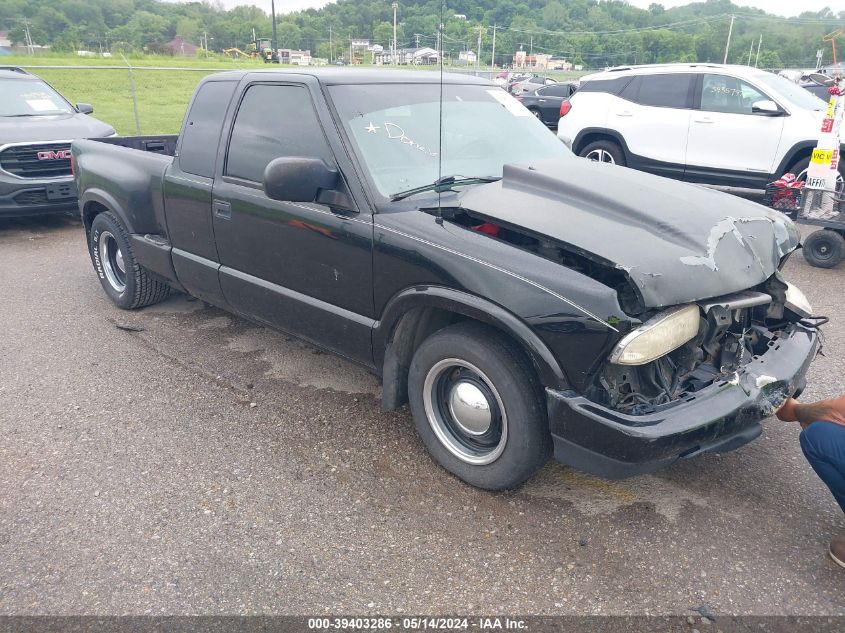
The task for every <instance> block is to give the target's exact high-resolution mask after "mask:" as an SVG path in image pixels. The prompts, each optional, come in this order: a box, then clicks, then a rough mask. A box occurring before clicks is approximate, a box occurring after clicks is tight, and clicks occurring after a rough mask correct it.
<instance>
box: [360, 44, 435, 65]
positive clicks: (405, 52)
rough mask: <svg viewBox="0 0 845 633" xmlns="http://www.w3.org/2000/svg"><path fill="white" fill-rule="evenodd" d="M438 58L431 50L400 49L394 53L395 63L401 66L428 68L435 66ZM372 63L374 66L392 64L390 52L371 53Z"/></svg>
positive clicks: (425, 48) (426, 48)
mask: <svg viewBox="0 0 845 633" xmlns="http://www.w3.org/2000/svg"><path fill="white" fill-rule="evenodd" d="M439 60H440V56H439V55H438V54H437V51H436V50H434V49H433V48H429V47H427V46H424V47H422V48H400V49H399V50H398V51H396V57H395V63H397V64H399V65H401V66H430V65H432V64H436V63H437V62H438V61H439ZM373 63H374V64H376V65H385V64H393V63H394V56H393V51H391V50H386V51H385V50H382V51H380V52H378V53H376V52H373Z"/></svg>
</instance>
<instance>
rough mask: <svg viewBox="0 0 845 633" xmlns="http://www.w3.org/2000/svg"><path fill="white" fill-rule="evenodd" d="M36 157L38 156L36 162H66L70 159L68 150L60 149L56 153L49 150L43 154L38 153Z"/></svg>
mask: <svg viewBox="0 0 845 633" xmlns="http://www.w3.org/2000/svg"><path fill="white" fill-rule="evenodd" d="M36 156H38V160H68V159H70V150H69V149H60V150H58V151H56V150H53V149H51V150H46V151H43V152H38V154H36Z"/></svg>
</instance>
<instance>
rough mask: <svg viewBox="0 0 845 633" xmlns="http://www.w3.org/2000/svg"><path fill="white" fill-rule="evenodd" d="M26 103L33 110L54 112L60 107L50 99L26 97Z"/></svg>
mask: <svg viewBox="0 0 845 633" xmlns="http://www.w3.org/2000/svg"><path fill="white" fill-rule="evenodd" d="M26 103H27V105H28V106H29V107H30V108H32V110H33V112H55V111H56V110H59V109H60V108H59V107H58V106H56V104H55V103H53V102H52V101H51V100H50V99H27V100H26Z"/></svg>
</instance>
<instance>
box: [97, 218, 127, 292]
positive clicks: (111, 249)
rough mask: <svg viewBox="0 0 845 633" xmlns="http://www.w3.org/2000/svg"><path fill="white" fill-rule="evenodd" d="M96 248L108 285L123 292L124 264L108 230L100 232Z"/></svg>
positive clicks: (121, 253)
mask: <svg viewBox="0 0 845 633" xmlns="http://www.w3.org/2000/svg"><path fill="white" fill-rule="evenodd" d="M98 249H99V255H100V265H101V266H102V267H103V272H104V273H105V275H106V279H107V280H108V282H109V285H111V287H112V288H114V289H115V290H116V291H117V292H123V291H124V290H125V289H126V264H125V263H124V260H123V252H122V251H121V250H120V246H118V244H117V240H116V239H115V238H114V235H112V234H111V233H110V232H109V231H103V232H102V233H100V242H99V246H98Z"/></svg>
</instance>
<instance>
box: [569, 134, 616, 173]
mask: <svg viewBox="0 0 845 633" xmlns="http://www.w3.org/2000/svg"><path fill="white" fill-rule="evenodd" d="M591 154H593V155H596V154H599V155H600V156H601V157H602V158H601V160H600V159H599V158H598V157H596V158H593V157H591V156H590V155H591ZM578 155H579V156H581V157H582V158H588V159H589V160H595V161H599V162H603V163H612V164H614V165H619V166H621V167H625V165H626V162H625V152H623V151H622V148H621V147H620V146H619V144H618V143H616V142H615V141H610V140H606V139H603V140H601V141H594V142H592V143H590V144H589V145H587V146H586V147H584V148H582V149H581V151H580V152H579V153H578ZM608 157H609V158H610V160H607V158H608Z"/></svg>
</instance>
